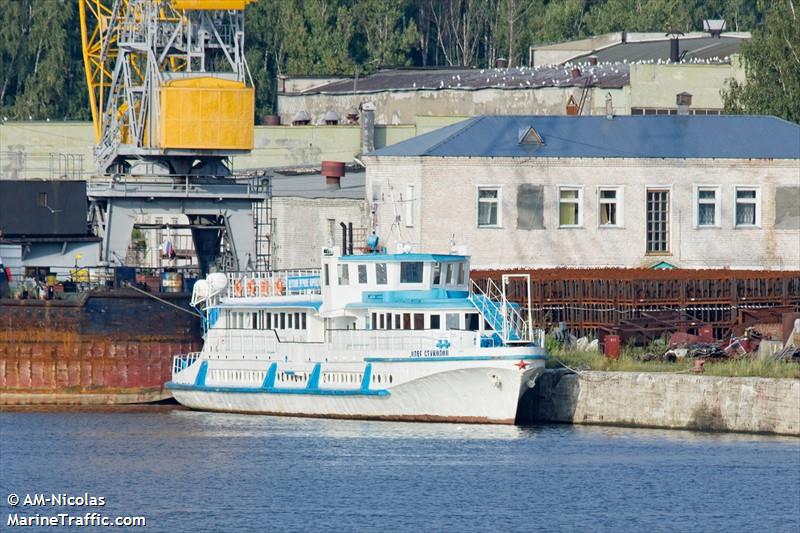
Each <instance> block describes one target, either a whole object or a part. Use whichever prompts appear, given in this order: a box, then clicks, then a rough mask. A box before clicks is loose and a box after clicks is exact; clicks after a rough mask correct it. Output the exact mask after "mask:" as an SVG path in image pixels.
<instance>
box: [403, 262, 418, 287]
mask: <svg viewBox="0 0 800 533" xmlns="http://www.w3.org/2000/svg"><path fill="white" fill-rule="evenodd" d="M421 282H422V262H421V261H403V262H402V263H400V283H421Z"/></svg>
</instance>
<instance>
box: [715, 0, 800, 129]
mask: <svg viewBox="0 0 800 533" xmlns="http://www.w3.org/2000/svg"><path fill="white" fill-rule="evenodd" d="M742 60H743V61H744V69H745V73H746V76H747V81H746V82H745V83H739V82H737V81H735V80H734V81H732V82H731V84H730V86H729V88H728V90H727V91H725V92H724V93H723V99H724V101H725V112H726V113H746V114H756V115H775V116H779V117H783V118H785V119H786V120H791V121H792V122H796V123H800V13H798V12H797V6H795V5H794V2H793V1H792V0H780V1H777V2H775V3H773V4H771V9H770V10H769V11H768V12H767V16H766V20H765V24H764V26H763V27H761V28H759V29H757V30H756V31H755V32H754V35H753V39H752V40H751V41H750V42H747V43H744V44H743V45H742Z"/></svg>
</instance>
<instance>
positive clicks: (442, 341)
mask: <svg viewBox="0 0 800 533" xmlns="http://www.w3.org/2000/svg"><path fill="white" fill-rule="evenodd" d="M326 334H327V337H328V342H329V343H330V346H331V348H332V349H334V350H359V351H362V350H367V351H392V350H395V351H411V350H443V351H444V350H465V349H471V348H478V347H480V346H481V335H480V333H479V332H477V331H456V330H450V331H441V332H438V331H435V330H422V331H421V332H420V334H413V332H411V331H405V330H402V331H401V330H393V331H385V330H328V331H327V332H326Z"/></svg>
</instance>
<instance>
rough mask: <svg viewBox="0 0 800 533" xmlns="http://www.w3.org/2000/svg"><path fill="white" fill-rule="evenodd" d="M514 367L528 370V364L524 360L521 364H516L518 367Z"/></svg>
mask: <svg viewBox="0 0 800 533" xmlns="http://www.w3.org/2000/svg"><path fill="white" fill-rule="evenodd" d="M514 366H515V367H517V368H519V369H520V370H525V369H526V368H528V363H526V362H525V361H523V360H520V362H519V363H517V364H516V365H514Z"/></svg>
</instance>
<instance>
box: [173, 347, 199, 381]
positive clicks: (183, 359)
mask: <svg viewBox="0 0 800 533" xmlns="http://www.w3.org/2000/svg"><path fill="white" fill-rule="evenodd" d="M199 358H200V352H192V353H187V354H181V355H176V356H175V357H173V358H172V375H173V376H175V375H177V374H178V373H179V372H181V371H183V370H186V369H187V368H189V367H190V366H192V365H193V364H194V363H195V361H197V360H198V359H199Z"/></svg>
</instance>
